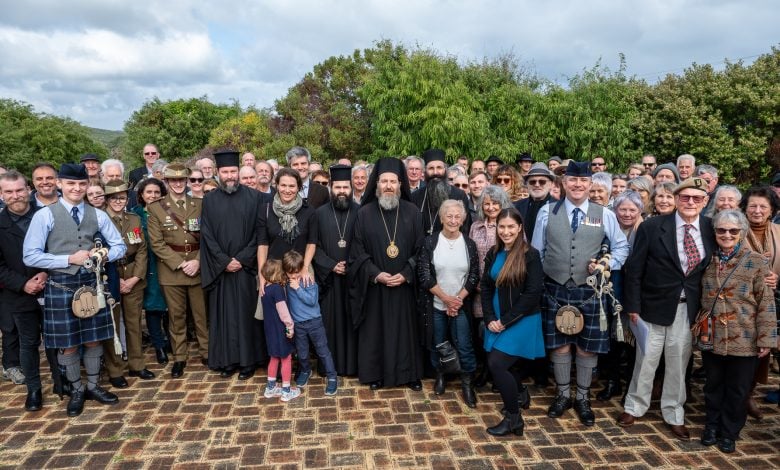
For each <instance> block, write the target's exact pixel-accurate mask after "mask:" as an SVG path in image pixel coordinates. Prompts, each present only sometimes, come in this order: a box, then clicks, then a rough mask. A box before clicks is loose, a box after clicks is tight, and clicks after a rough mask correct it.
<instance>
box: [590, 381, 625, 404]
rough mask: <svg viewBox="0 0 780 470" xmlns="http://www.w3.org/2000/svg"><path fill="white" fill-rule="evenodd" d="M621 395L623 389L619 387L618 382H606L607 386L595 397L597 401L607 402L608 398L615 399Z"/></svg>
mask: <svg viewBox="0 0 780 470" xmlns="http://www.w3.org/2000/svg"><path fill="white" fill-rule="evenodd" d="M621 393H623V387H621V386H620V381H619V380H608V381H607V386H606V387H604V389H603V390H602V391H600V392H599V393H598V395H596V399H597V400H598V401H609V399H610V398H612V397H616V396H618V395H620V394H621Z"/></svg>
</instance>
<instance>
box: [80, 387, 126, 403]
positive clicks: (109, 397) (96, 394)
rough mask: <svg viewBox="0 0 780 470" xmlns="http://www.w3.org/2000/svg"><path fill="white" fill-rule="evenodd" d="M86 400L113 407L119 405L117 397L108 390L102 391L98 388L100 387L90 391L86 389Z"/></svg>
mask: <svg viewBox="0 0 780 470" xmlns="http://www.w3.org/2000/svg"><path fill="white" fill-rule="evenodd" d="M86 398H87V400H95V401H96V402H98V403H102V404H104V405H114V404H116V403H119V397H117V396H116V395H114V394H113V393H111V392H109V391H108V390H103V389H102V388H100V386H96V387H95V388H93V389H92V390H90V389H87V392H86Z"/></svg>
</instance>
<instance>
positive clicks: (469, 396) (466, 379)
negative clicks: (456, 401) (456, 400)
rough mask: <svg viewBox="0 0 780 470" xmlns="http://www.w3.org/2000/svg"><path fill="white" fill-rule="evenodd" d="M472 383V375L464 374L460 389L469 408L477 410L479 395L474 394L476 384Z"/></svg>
mask: <svg viewBox="0 0 780 470" xmlns="http://www.w3.org/2000/svg"><path fill="white" fill-rule="evenodd" d="M472 382H473V381H472V375H471V374H470V373H464V374H462V375H461V384H460V389H461V392H462V393H463V401H464V402H465V403H466V406H468V407H469V408H476V407H477V394H476V393H474V384H473V383H472Z"/></svg>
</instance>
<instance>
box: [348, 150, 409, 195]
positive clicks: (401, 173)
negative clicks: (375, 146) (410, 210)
mask: <svg viewBox="0 0 780 470" xmlns="http://www.w3.org/2000/svg"><path fill="white" fill-rule="evenodd" d="M383 173H395V174H396V175H398V181H400V182H401V199H403V200H405V201H411V200H412V193H411V191H410V190H409V179H408V178H407V177H406V166H405V165H404V162H403V160H400V159H398V158H393V157H383V158H380V159H379V160H378V161H377V162H376V164H375V165H374V169H373V170H371V176H369V178H368V184H367V185H366V191H365V192H364V193H363V198H362V199H361V200H360V205H361V206H366V205H368V204H369V203H371V202H373V201H376V188H377V185H378V182H379V177H380V176H382V174H383Z"/></svg>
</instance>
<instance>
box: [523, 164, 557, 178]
mask: <svg viewBox="0 0 780 470" xmlns="http://www.w3.org/2000/svg"><path fill="white" fill-rule="evenodd" d="M532 176H544V177H545V178H549V179H550V181H555V175H554V174H553V172H552V171H550V169H549V168H547V165H545V164H544V163H542V162H539V163H534V164H533V166H532V167H531V169H530V170H528V173H526V174H525V176H523V180H524V181H528V178H530V177H532Z"/></svg>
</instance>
